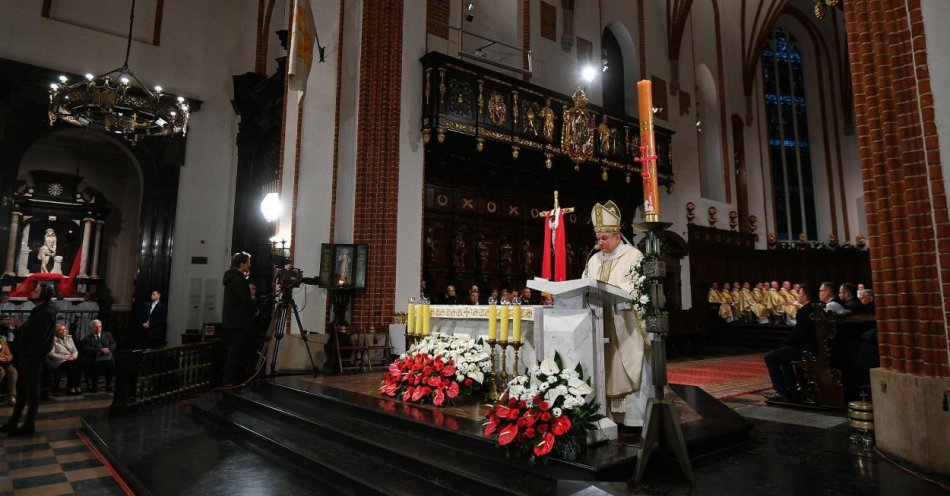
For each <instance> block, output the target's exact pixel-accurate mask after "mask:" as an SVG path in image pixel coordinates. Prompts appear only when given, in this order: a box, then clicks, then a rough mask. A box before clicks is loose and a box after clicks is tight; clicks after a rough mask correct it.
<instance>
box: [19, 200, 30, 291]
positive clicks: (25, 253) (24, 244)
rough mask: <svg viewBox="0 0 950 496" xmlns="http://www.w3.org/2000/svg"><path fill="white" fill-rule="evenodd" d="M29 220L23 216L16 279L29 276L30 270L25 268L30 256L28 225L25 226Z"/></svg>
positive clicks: (26, 216)
mask: <svg viewBox="0 0 950 496" xmlns="http://www.w3.org/2000/svg"><path fill="white" fill-rule="evenodd" d="M29 218H30V216H28V215H24V216H23V235H22V236H20V254H19V256H18V257H17V269H16V275H17V276H18V277H26V276H28V275H30V269H28V268H27V263H28V262H29V258H28V257H29V256H30V224H27V223H26V221H27V220H28V219H29Z"/></svg>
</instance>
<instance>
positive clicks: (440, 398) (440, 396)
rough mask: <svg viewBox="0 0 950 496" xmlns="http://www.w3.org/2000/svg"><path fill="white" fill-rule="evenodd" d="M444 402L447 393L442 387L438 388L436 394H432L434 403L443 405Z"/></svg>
mask: <svg viewBox="0 0 950 496" xmlns="http://www.w3.org/2000/svg"><path fill="white" fill-rule="evenodd" d="M442 403H445V393H443V392H442V390H441V389H436V390H435V394H434V395H433V396H432V404H433V405H435V406H442Z"/></svg>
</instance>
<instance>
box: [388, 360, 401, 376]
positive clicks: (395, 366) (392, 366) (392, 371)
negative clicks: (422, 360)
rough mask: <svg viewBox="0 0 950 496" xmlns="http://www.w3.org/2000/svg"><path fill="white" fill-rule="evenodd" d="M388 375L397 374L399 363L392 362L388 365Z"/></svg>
mask: <svg viewBox="0 0 950 496" xmlns="http://www.w3.org/2000/svg"><path fill="white" fill-rule="evenodd" d="M389 373H390V374H394V375H395V374H399V363H397V362H393V363H391V364H389Z"/></svg>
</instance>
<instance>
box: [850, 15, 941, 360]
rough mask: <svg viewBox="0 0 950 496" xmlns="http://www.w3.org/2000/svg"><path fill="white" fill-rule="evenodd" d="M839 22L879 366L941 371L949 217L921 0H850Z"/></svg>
mask: <svg viewBox="0 0 950 496" xmlns="http://www.w3.org/2000/svg"><path fill="white" fill-rule="evenodd" d="M845 21H846V30H847V35H848V52H849V54H850V61H851V80H852V85H853V89H854V107H855V124H856V128H857V134H858V145H859V149H860V154H861V175H862V180H863V183H864V193H865V202H866V210H867V222H868V234H869V244H870V247H871V269H872V272H873V276H874V281H875V292H876V293H877V295H878V297H877V299H876V304H877V312H878V314H877V315H878V332H879V334H878V340H879V342H880V351H881V366H882V367H884V368H887V369H891V370H895V371H898V372H907V373H911V374H922V375H927V376H936V377H948V376H950V368H948V357H947V323H948V321H950V315H948V313H947V309H948V308H950V300H948V298H947V295H950V221H948V213H947V198H946V193H945V191H944V186H943V184H944V183H943V174H942V171H941V167H940V154H939V147H938V143H937V126H936V123H935V121H934V108H933V95H932V94H931V91H930V77H929V73H928V68H927V48H928V47H927V39H926V35H925V33H924V26H923V20H922V18H921V11H920V0H851V1H849V2H848V5H847V8H846V9H845ZM930 48H932V49H934V48H939V47H930ZM938 261H939V263H940V265H939V266H938Z"/></svg>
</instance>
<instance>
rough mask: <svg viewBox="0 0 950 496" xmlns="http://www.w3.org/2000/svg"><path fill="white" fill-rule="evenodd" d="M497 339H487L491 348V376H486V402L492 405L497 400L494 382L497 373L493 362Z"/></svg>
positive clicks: (496, 387) (496, 388)
mask: <svg viewBox="0 0 950 496" xmlns="http://www.w3.org/2000/svg"><path fill="white" fill-rule="evenodd" d="M497 342H498V341H497V340H495V339H489V340H488V349H489V350H491V374H490V375H491V376H490V377H489V378H488V395H487V398H488V402H489V404H492V405H494V404H495V402H496V401H498V385H497V384H495V377H496V375H497V368H496V365H497V364H496V362H495V344H496V343H497Z"/></svg>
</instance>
